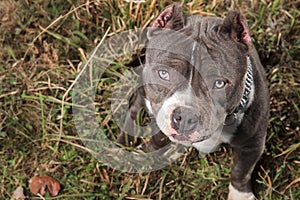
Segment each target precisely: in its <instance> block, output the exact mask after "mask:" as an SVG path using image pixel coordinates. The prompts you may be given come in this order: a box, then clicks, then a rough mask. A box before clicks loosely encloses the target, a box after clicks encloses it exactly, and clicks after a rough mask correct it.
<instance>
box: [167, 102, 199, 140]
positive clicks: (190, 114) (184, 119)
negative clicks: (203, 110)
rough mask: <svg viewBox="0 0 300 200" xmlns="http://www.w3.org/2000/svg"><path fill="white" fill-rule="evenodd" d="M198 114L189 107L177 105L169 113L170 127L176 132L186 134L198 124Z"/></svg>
mask: <svg viewBox="0 0 300 200" xmlns="http://www.w3.org/2000/svg"><path fill="white" fill-rule="evenodd" d="M198 123H199V116H198V115H197V114H196V112H195V111H193V110H192V109H190V108H184V107H178V108H176V109H174V110H173V113H172V115H171V127H172V128H173V129H175V130H176V131H177V132H178V133H180V134H182V135H185V136H188V135H189V134H191V133H192V132H193V131H194V130H195V129H196V128H197V126H198Z"/></svg>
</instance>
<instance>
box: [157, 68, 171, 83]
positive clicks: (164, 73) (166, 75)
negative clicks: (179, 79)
mask: <svg viewBox="0 0 300 200" xmlns="http://www.w3.org/2000/svg"><path fill="white" fill-rule="evenodd" d="M158 75H159V77H160V78H161V79H163V80H166V81H169V80H170V75H169V72H167V71H166V70H159V71H158Z"/></svg>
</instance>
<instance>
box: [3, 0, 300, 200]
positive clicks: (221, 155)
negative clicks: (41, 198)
mask: <svg viewBox="0 0 300 200" xmlns="http://www.w3.org/2000/svg"><path fill="white" fill-rule="evenodd" d="M181 2H183V1H181ZM232 2H236V4H235V5H231V3H229V1H219V0H217V1H198V0H196V1H189V2H188V3H184V4H183V7H184V12H186V13H194V14H199V15H216V16H225V14H226V10H228V8H230V7H231V8H235V9H238V10H240V11H241V12H242V14H243V15H244V16H245V17H246V18H247V21H248V24H249V26H250V31H251V33H252V36H253V39H254V44H255V46H256V48H257V50H258V52H259V55H260V57H261V59H262V62H263V64H264V66H265V68H266V71H267V75H268V80H269V83H270V84H269V88H270V94H271V101H270V105H271V117H270V126H269V129H268V137H267V143H266V149H265V152H264V154H263V156H262V159H261V160H260V162H259V163H258V165H257V167H256V169H255V173H254V180H255V181H254V182H255V183H254V186H255V191H256V192H257V193H258V195H259V197H260V199H272V200H273V199H297V198H299V196H300V180H299V178H300V160H299V157H300V153H299V146H300V141H299V140H300V126H299V124H300V120H299V119H300V108H299V99H300V92H299V91H300V90H299V84H300V83H299V80H300V59H299V54H300V49H299V47H300V38H299V35H300V23H299V22H300V12H299V9H297V6H298V7H299V5H298V4H299V2H298V1H293V0H276V1H270V0H266V1H240V0H238V1H232ZM163 7H164V3H163V2H162V1H157V2H156V3H152V2H151V1H147V2H145V3H141V4H137V3H127V2H126V1H113V0H103V1H83V0H77V1H71V0H69V1H63V0H57V1H41V0H37V1H33V0H28V1H13V0H3V1H1V2H0V88H1V91H0V164H1V170H0V199H10V197H11V195H12V193H13V191H14V190H15V189H16V188H17V187H18V186H22V187H23V188H24V189H25V193H26V196H27V197H28V198H33V197H35V195H33V194H32V193H30V191H29V186H28V181H29V179H30V178H31V177H32V176H34V175H45V174H46V175H50V176H52V177H54V178H56V179H57V180H58V181H59V182H60V183H61V184H62V186H63V189H62V190H61V192H60V193H59V196H58V197H54V198H51V197H49V195H48V196H47V199H226V194H227V187H228V184H229V179H230V177H229V174H230V162H231V160H230V155H231V150H230V148H228V147H223V148H222V149H221V150H220V151H218V152H216V153H213V154H210V155H208V156H207V157H206V158H203V159H200V158H198V153H197V152H196V150H194V149H189V150H188V151H187V152H186V153H185V154H184V155H183V156H182V157H181V158H180V159H178V160H177V161H176V162H174V163H173V164H172V165H170V166H168V167H166V168H164V169H161V170H158V171H154V172H151V173H140V174H129V173H122V172H120V171H117V170H114V169H112V168H109V167H107V166H105V165H104V164H102V163H100V162H98V160H97V159H96V158H94V157H93V156H92V155H91V154H90V153H89V152H88V149H87V148H86V147H84V145H83V144H82V141H81V140H80V138H79V136H78V135H77V132H76V130H75V126H74V121H73V119H72V92H70V91H68V89H69V87H70V86H71V84H72V82H73V81H74V79H75V78H76V75H78V73H79V71H80V69H82V67H83V63H84V62H85V60H86V58H87V56H88V54H90V52H91V51H92V50H93V49H94V48H95V47H96V45H97V44H98V43H99V42H100V40H101V39H102V38H103V36H104V34H105V32H106V31H107V30H109V33H108V37H109V36H113V35H115V34H117V33H120V32H122V31H125V30H129V29H132V28H135V27H137V28H140V27H146V26H149V25H150V24H151V22H152V21H153V19H154V18H155V16H157V14H158V13H159V11H160V10H161V9H162V8H163ZM109 28H110V29H109ZM126 59H127V60H128V58H122V59H121V58H120V59H119V60H116V61H115V64H114V65H113V66H112V67H111V69H110V71H109V72H106V73H105V76H104V79H103V80H101V82H100V83H99V86H98V89H99V92H98V93H97V95H96V100H97V109H98V110H97V118H98V120H99V122H100V124H101V125H102V128H103V130H105V132H106V133H107V135H108V136H109V137H110V138H112V139H114V138H115V136H116V135H117V133H118V132H119V129H118V127H117V125H116V124H115V123H114V121H113V118H112V116H111V113H109V112H104V111H105V110H108V109H109V104H108V102H109V96H110V93H111V92H112V91H113V87H114V86H115V84H116V80H118V74H120V73H124V72H125V71H127V70H128V67H126V66H124V64H125V60H126Z"/></svg>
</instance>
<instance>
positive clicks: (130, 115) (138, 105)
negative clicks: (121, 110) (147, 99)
mask: <svg viewBox="0 0 300 200" xmlns="http://www.w3.org/2000/svg"><path fill="white" fill-rule="evenodd" d="M144 107H145V103H144V98H143V89H142V88H140V89H139V90H138V91H137V93H136V97H135V98H134V100H133V102H132V104H131V105H130V107H129V110H128V111H127V112H126V116H125V122H124V125H123V127H121V133H120V135H119V137H118V138H117V143H119V144H121V145H123V146H136V145H138V144H140V143H141V142H142V140H141V139H140V138H138V135H137V134H138V133H137V130H136V127H137V124H136V118H137V115H138V112H139V111H140V110H141V109H142V108H144Z"/></svg>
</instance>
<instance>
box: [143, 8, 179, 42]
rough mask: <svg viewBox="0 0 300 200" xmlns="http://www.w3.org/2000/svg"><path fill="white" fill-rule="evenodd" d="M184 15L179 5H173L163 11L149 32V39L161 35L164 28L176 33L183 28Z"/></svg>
mask: <svg viewBox="0 0 300 200" xmlns="http://www.w3.org/2000/svg"><path fill="white" fill-rule="evenodd" d="M183 21H184V20H183V13H182V8H181V6H180V5H179V4H172V5H170V6H168V7H166V8H165V10H163V11H162V12H161V13H160V14H159V16H158V17H157V18H156V20H155V21H154V23H153V24H152V26H151V29H150V30H149V31H148V34H147V36H148V38H150V37H151V36H155V35H157V34H159V33H160V32H161V31H162V30H163V28H168V29H172V30H174V31H177V30H180V29H182V28H183Z"/></svg>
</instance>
